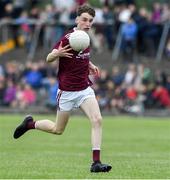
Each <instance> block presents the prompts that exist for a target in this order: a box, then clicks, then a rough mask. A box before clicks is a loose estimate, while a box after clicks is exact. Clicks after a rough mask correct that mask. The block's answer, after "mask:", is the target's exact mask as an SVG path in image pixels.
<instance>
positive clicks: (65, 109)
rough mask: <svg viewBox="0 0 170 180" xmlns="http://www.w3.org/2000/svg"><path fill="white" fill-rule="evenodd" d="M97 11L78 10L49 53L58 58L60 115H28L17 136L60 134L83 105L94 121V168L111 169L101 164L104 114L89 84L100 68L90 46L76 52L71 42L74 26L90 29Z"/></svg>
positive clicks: (92, 126)
mask: <svg viewBox="0 0 170 180" xmlns="http://www.w3.org/2000/svg"><path fill="white" fill-rule="evenodd" d="M94 17H95V11H94V9H93V8H92V7H90V6H88V5H83V6H80V7H79V8H78V10H77V17H76V20H75V22H76V24H77V26H76V27H75V28H73V29H72V30H70V31H69V32H68V33H66V34H65V35H64V36H63V37H62V38H61V40H60V41H59V42H58V43H56V45H55V46H54V49H53V50H52V51H51V52H50V53H49V54H48V56H47V59H46V61H47V62H49V63H50V62H53V61H58V63H59V70H58V77H57V78H58V82H59V90H58V92H57V106H58V110H57V116H56V122H53V121H51V120H48V119H44V120H36V121H35V120H34V119H33V117H32V116H30V115H28V116H26V117H25V119H24V121H23V122H22V123H21V124H20V125H19V126H18V127H17V128H16V130H15V132H14V138H15V139H17V138H19V137H20V136H22V135H23V134H24V133H25V132H27V131H28V130H31V129H37V130H41V131H45V132H48V133H52V134H57V135H60V134H62V133H63V132H64V129H65V127H66V125H67V122H68V120H69V116H70V112H71V111H72V110H73V109H76V108H80V109H81V110H82V111H83V112H84V113H85V114H86V116H87V117H88V118H89V119H90V122H91V143H92V159H93V162H92V165H91V168H90V171H91V172H94V173H97V172H108V171H110V170H111V168H112V167H111V166H110V165H107V164H102V163H101V160H100V148H101V140H102V116H101V113H100V109H99V105H98V102H97V100H96V98H95V94H94V91H93V89H92V88H91V87H90V86H91V84H92V83H91V82H90V80H89V78H88V77H89V74H95V75H98V74H99V69H98V68H97V67H96V66H95V65H94V64H93V63H92V62H91V61H90V60H89V58H90V48H89V47H88V48H87V49H85V50H83V51H80V52H77V51H74V50H73V49H72V48H71V47H70V46H69V40H68V38H69V34H70V33H72V32H73V31H75V30H83V31H85V32H88V31H89V30H90V28H91V26H92V23H93V18H94Z"/></svg>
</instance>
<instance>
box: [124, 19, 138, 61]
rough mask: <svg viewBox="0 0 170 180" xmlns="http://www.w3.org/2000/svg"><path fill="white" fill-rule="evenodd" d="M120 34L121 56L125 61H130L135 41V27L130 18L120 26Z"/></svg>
mask: <svg viewBox="0 0 170 180" xmlns="http://www.w3.org/2000/svg"><path fill="white" fill-rule="evenodd" d="M121 34H122V51H123V55H124V57H125V58H127V60H129V59H130V60H132V59H133V54H134V51H135V48H136V39H137V25H136V23H135V22H134V20H133V19H132V18H129V20H128V21H127V22H125V23H124V24H123V25H122V28H121Z"/></svg>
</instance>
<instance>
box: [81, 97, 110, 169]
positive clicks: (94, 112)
mask: <svg viewBox="0 0 170 180" xmlns="http://www.w3.org/2000/svg"><path fill="white" fill-rule="evenodd" d="M80 108H81V109H82V110H83V112H84V113H85V114H86V115H87V117H88V118H89V119H90V121H91V126H92V131H91V142H92V150H93V164H92V166H91V169H90V171H91V172H108V171H110V170H111V168H112V167H111V166H110V165H107V164H102V163H101V161H100V148H101V141H102V116H101V113H100V109H99V105H98V102H97V100H96V98H94V97H91V98H88V99H86V100H85V101H84V102H83V103H82V104H81V106H80Z"/></svg>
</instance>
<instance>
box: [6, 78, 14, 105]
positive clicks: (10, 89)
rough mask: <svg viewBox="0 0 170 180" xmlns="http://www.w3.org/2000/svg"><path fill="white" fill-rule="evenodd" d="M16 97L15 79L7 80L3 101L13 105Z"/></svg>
mask: <svg viewBox="0 0 170 180" xmlns="http://www.w3.org/2000/svg"><path fill="white" fill-rule="evenodd" d="M15 98H16V85H15V84H14V82H13V81H11V80H8V81H7V87H6V89H5V93H4V99H3V103H4V105H5V106H12V104H13V102H14V101H15Z"/></svg>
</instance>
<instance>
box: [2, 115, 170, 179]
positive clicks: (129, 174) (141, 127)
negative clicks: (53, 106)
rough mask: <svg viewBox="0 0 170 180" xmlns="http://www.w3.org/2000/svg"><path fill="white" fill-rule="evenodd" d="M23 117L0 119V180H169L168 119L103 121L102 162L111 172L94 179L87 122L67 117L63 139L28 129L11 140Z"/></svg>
mask: <svg viewBox="0 0 170 180" xmlns="http://www.w3.org/2000/svg"><path fill="white" fill-rule="evenodd" d="M35 117H36V119H38V118H40V119H42V118H43V119H44V118H46V117H47V116H35ZM22 118H23V115H0V179H7V178H8V179H10V178H13V179H29V178H31V179H50V178H51V179H62V178H65V179H114V178H117V179H120V178H121V179H124V178H126V179H127V178H129V179H134V178H140V179H166V178H170V120H169V119H168V118H167V119H159V118H157V119H154V118H145V119H144V118H142V117H141V118H139V117H104V120H103V144H102V154H101V155H102V161H103V162H104V163H105V162H106V163H109V164H111V165H112V166H113V168H112V171H111V172H109V173H98V174H92V173H90V172H89V168H90V164H91V143H90V123H89V121H88V120H87V119H86V118H85V117H84V116H72V117H71V119H70V122H69V124H68V126H67V128H66V131H65V132H64V134H63V135H62V136H55V135H51V134H48V133H44V132H41V131H36V130H32V131H30V132H28V133H27V134H25V135H24V136H23V137H21V138H19V139H18V140H14V139H13V137H12V135H13V131H14V129H15V127H16V126H17V125H18V123H20V121H21V119H22ZM48 118H51V119H55V117H54V116H48Z"/></svg>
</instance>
